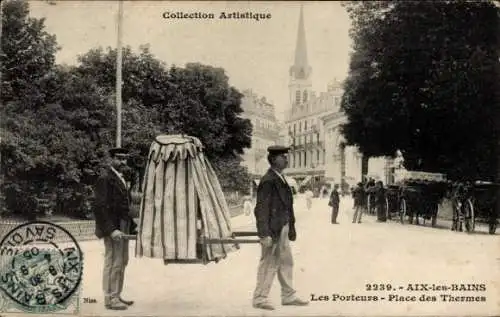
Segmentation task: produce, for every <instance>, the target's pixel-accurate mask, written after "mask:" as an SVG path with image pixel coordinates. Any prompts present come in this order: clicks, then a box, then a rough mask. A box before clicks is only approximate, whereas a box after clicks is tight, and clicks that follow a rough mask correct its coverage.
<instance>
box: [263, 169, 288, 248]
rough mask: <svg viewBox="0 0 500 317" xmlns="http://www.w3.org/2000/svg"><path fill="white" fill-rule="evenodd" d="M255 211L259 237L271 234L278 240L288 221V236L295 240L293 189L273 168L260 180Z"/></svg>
mask: <svg viewBox="0 0 500 317" xmlns="http://www.w3.org/2000/svg"><path fill="white" fill-rule="evenodd" d="M254 213H255V218H256V220H257V221H256V222H257V233H258V236H259V237H261V238H262V237H266V236H270V237H272V238H273V240H277V239H278V238H279V236H280V233H281V229H282V228H283V226H284V225H285V224H287V223H288V224H289V227H290V230H289V233H288V238H289V239H290V240H291V241H295V239H296V237H297V234H296V231H295V214H294V211H293V195H292V190H291V189H290V186H288V184H286V183H285V182H283V180H281V178H280V177H279V176H278V175H276V173H275V172H274V171H273V170H271V169H269V170H268V171H267V173H266V174H265V175H264V176H263V177H262V178H261V180H260V183H259V186H258V188H257V202H256V204H255V209H254Z"/></svg>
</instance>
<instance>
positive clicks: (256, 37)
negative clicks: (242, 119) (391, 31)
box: [30, 0, 351, 120]
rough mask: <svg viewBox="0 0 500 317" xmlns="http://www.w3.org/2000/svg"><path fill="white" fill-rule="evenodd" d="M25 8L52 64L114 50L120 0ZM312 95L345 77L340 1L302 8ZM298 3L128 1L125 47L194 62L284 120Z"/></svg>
mask: <svg viewBox="0 0 500 317" xmlns="http://www.w3.org/2000/svg"><path fill="white" fill-rule="evenodd" d="M52 2H53V3H55V5H50V4H48V3H47V2H44V1H30V10H31V13H30V14H31V15H32V16H34V17H38V18H40V17H45V18H46V22H45V24H46V27H47V31H48V32H50V33H52V34H55V35H56V37H57V41H58V44H59V45H60V46H61V50H60V51H59V52H58V54H57V60H56V61H57V63H66V64H76V63H77V56H78V55H81V54H84V53H86V52H87V51H88V50H90V49H91V48H95V47H99V46H101V47H104V48H106V47H116V44H117V20H118V18H117V17H118V7H119V6H118V1H60V0H52ZM302 4H303V8H304V22H305V31H306V40H307V50H308V57H309V63H310V65H311V66H312V70H313V74H312V83H313V90H315V91H317V92H318V93H319V92H321V91H326V87H327V85H328V83H329V82H331V81H332V80H333V79H334V78H336V79H337V80H340V81H342V80H344V79H345V78H346V76H347V71H348V64H349V52H350V50H351V40H350V38H349V36H348V31H349V28H350V20H349V17H348V15H347V13H346V12H345V10H344V9H343V8H342V7H341V5H340V2H303V3H302ZM300 6H301V2H298V1H297V2H295V1H286V2H275V1H273V2H254V1H252V2H250V1H238V2H227V1H218V2H207V1H205V2H192V1H189V2H188V1H185V2H184V1H176V2H172V1H133V2H132V1H125V2H124V4H123V45H129V46H131V47H132V49H133V50H134V51H137V50H138V48H139V46H140V45H143V44H149V46H150V49H151V52H152V53H153V54H154V55H155V56H156V57H157V58H158V59H160V60H162V61H164V62H165V63H166V64H167V66H170V65H173V64H175V65H177V66H184V65H185V64H186V63H190V62H199V63H202V64H208V65H212V66H215V67H222V68H224V69H225V70H226V74H227V75H228V77H229V82H230V84H231V85H232V86H234V87H236V88H237V89H238V90H240V91H242V90H244V89H252V90H253V91H254V92H255V93H257V94H258V95H260V96H262V97H265V98H266V99H267V100H268V101H270V102H271V103H273V104H274V105H275V109H276V115H277V117H278V118H279V119H280V120H282V119H283V113H284V112H285V111H286V110H287V109H288V108H289V107H290V105H289V100H288V96H289V94H288V82H289V77H288V70H289V68H290V66H291V65H292V64H293V59H294V50H295V43H296V40H297V29H298V21H299V13H300ZM165 12H170V15H172V14H175V13H177V12H183V13H206V14H209V13H213V14H214V15H215V19H174V18H169V19H165V18H164V17H163V14H164V13H165ZM221 12H226V13H231V12H241V13H245V12H250V13H253V14H259V13H262V14H266V15H269V14H270V18H266V19H260V20H259V21H256V20H254V19H219V16H220V13H221Z"/></svg>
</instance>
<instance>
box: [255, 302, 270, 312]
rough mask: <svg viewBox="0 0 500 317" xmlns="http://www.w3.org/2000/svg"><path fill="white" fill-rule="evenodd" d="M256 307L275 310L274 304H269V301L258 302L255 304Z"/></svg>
mask: <svg viewBox="0 0 500 317" xmlns="http://www.w3.org/2000/svg"><path fill="white" fill-rule="evenodd" d="M253 307H254V308H260V309H265V310H274V306H273V305H271V304H269V303H258V304H253Z"/></svg>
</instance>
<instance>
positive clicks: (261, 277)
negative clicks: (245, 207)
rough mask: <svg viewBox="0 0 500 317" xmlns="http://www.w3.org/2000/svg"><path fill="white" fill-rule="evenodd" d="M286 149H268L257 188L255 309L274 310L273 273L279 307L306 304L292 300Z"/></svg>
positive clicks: (291, 214) (292, 221)
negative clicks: (259, 251)
mask: <svg viewBox="0 0 500 317" xmlns="http://www.w3.org/2000/svg"><path fill="white" fill-rule="evenodd" d="M288 150H289V148H287V147H282V146H271V147H269V148H268V152H269V153H268V156H267V159H268V161H269V164H270V165H271V168H270V169H269V170H268V171H267V173H266V174H265V175H264V176H263V177H262V179H261V180H260V183H259V186H258V188H257V202H256V205H255V210H254V213H255V218H256V221H257V232H258V235H259V238H260V243H261V248H262V254H261V258H260V262H259V268H258V273H257V286H256V287H255V291H254V295H253V306H254V307H255V308H261V309H267V310H273V309H274V307H273V305H272V304H271V303H270V302H269V300H268V295H269V291H270V290H271V286H272V283H273V281H274V277H275V276H276V274H277V275H278V280H279V282H280V284H281V303H282V304H283V305H296V306H304V305H307V304H308V302H307V301H304V300H301V299H299V298H298V297H296V295H295V289H294V288H293V285H292V281H293V278H292V275H293V257H292V252H291V249H290V241H295V239H296V237H297V234H296V232H295V215H294V210H293V195H292V190H291V188H290V186H289V185H288V183H287V182H286V180H285V178H284V176H283V174H282V172H283V169H285V168H286V167H287V165H288V158H287V153H288Z"/></svg>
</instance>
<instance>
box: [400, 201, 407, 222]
mask: <svg viewBox="0 0 500 317" xmlns="http://www.w3.org/2000/svg"><path fill="white" fill-rule="evenodd" d="M406 213H407V206H406V200H405V199H404V198H402V199H401V202H400V203H399V220H400V221H401V224H404V223H405V217H406Z"/></svg>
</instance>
